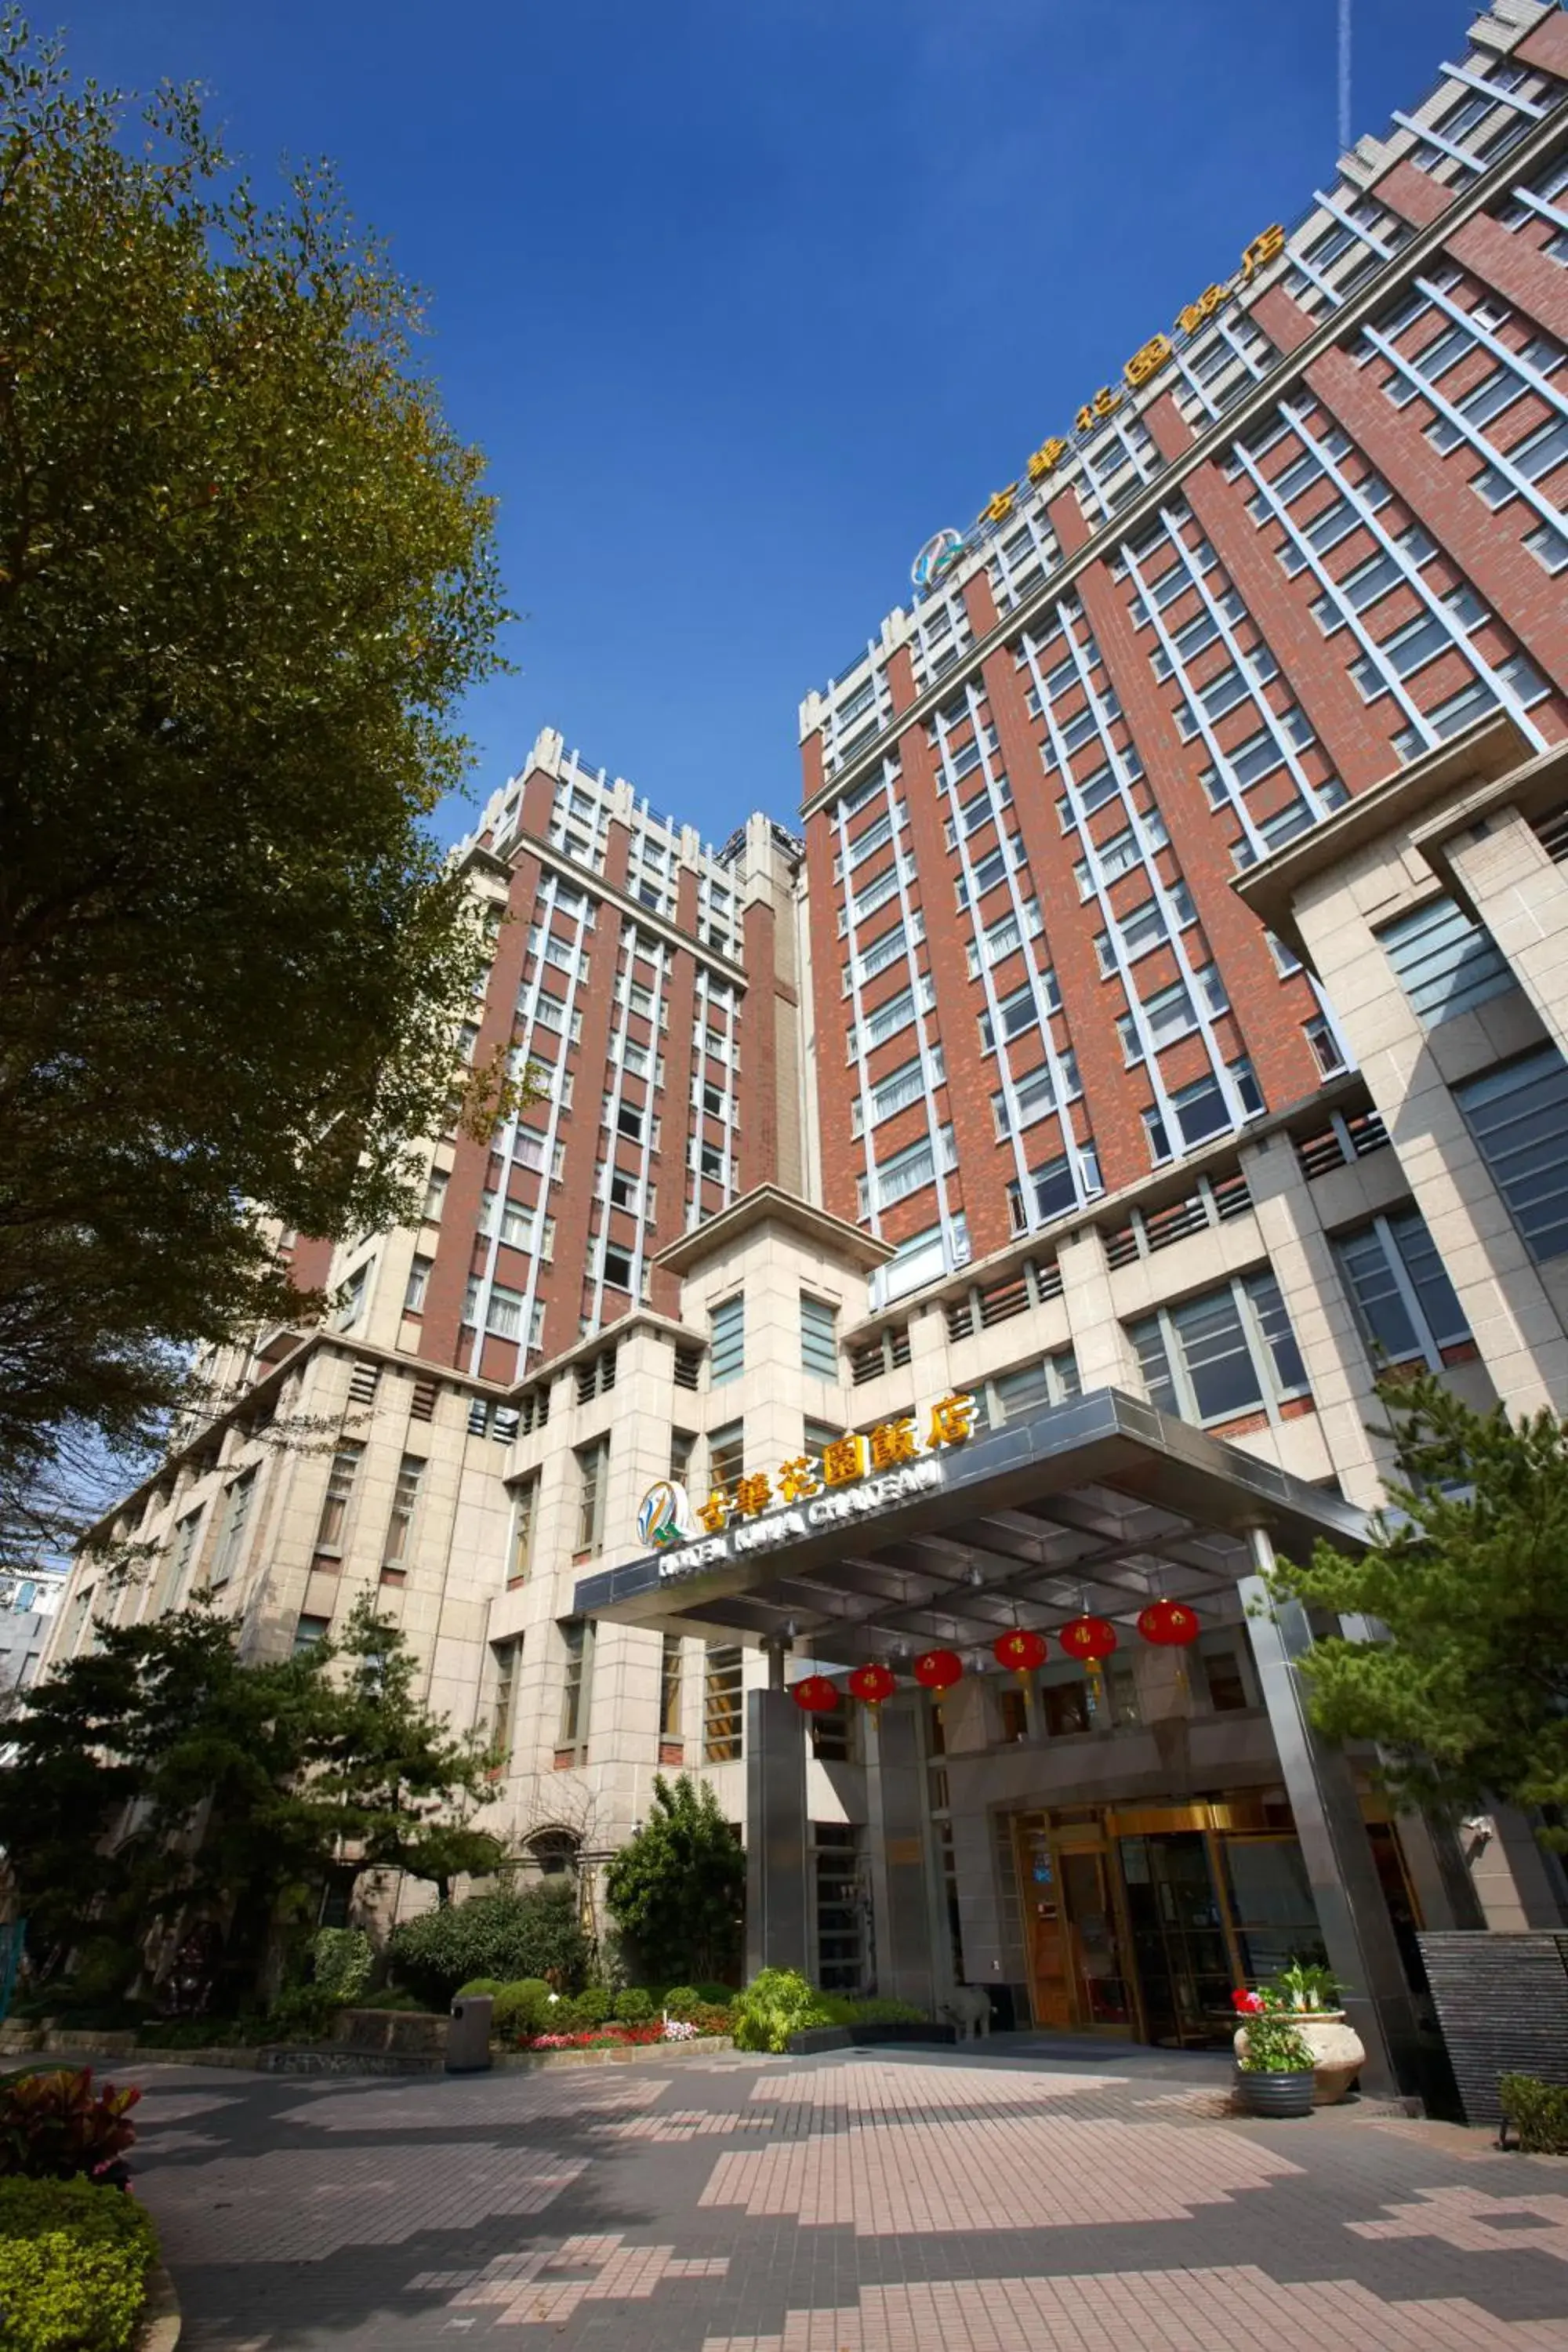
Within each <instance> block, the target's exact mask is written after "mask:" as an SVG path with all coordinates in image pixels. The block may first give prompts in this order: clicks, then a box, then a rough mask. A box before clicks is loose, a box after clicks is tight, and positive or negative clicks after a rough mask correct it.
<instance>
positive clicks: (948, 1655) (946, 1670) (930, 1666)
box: [915, 1650, 963, 1691]
mask: <svg viewBox="0 0 1568 2352" xmlns="http://www.w3.org/2000/svg"><path fill="white" fill-rule="evenodd" d="M962 1679H963V1659H962V1658H961V1657H960V1656H959V1654H958V1652H957V1651H956V1650H927V1651H926V1652H925V1653H924V1654H922V1655H921V1657H918V1658H917V1659H916V1660H915V1680H916V1682H917V1683H919V1685H920V1686H921V1690H933V1691H944V1690H951V1689H952V1685H953V1684H954V1683H956V1682H959V1681H962Z"/></svg>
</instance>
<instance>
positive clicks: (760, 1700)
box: [746, 1690, 811, 1979]
mask: <svg viewBox="0 0 1568 2352" xmlns="http://www.w3.org/2000/svg"><path fill="white" fill-rule="evenodd" d="M806 1862H807V1855H806V1819H805V1717H804V1716H803V1715H802V1714H801V1711H800V1709H799V1707H798V1706H796V1705H795V1701H794V1699H793V1698H791V1696H790V1695H789V1693H788V1691H786V1690H749V1691H748V1692H747V1693H746V1975H747V1978H748V1979H750V1978H752V1977H754V1976H755V1975H756V1973H757V1970H758V1969H800V1970H801V1972H802V1974H803V1975H804V1974H806V1973H808V1972H809V1961H810V1943H811V1935H810V1920H809V1915H808V1912H807V1907H806Z"/></svg>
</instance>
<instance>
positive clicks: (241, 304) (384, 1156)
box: [0, 15, 508, 1467]
mask: <svg viewBox="0 0 1568 2352" xmlns="http://www.w3.org/2000/svg"><path fill="white" fill-rule="evenodd" d="M122 112H123V110H122V109H121V106H120V105H119V104H118V103H117V102H116V100H114V99H113V98H112V97H111V96H110V95H107V94H105V93H103V92H101V91H100V90H99V89H96V88H95V87H94V86H93V85H92V84H90V83H87V84H82V85H80V86H79V87H77V88H74V89H73V88H72V87H71V85H70V83H69V81H68V77H67V75H66V73H65V71H64V68H63V66H62V64H61V61H60V58H59V55H58V50H57V49H56V48H55V47H53V46H52V45H47V44H45V43H42V42H35V41H34V40H33V39H32V38H31V37H30V35H29V34H28V32H27V29H26V26H24V25H22V24H21V23H20V21H19V20H18V19H17V18H16V16H12V15H7V16H6V17H5V21H4V24H3V26H0V187H3V189H4V194H5V201H4V205H0V306H3V316H4V320H5V326H4V332H3V334H0V351H3V357H0V549H3V550H4V554H3V556H0V873H3V874H4V876H5V888H4V890H3V891H0V1461H4V1462H7V1463H8V1464H9V1465H11V1466H12V1467H16V1465H19V1464H20V1465H23V1466H25V1465H26V1463H28V1462H35V1463H36V1462H37V1461H40V1460H43V1459H47V1455H48V1453H49V1451H50V1447H51V1443H52V1434H53V1433H54V1432H55V1431H57V1430H58V1428H59V1427H60V1426H61V1425H62V1424H69V1423H73V1422H76V1421H86V1422H89V1423H93V1424H96V1425H97V1426H98V1427H99V1428H100V1429H101V1430H103V1431H105V1432H106V1433H108V1434H110V1436H111V1437H116V1438H119V1437H124V1436H126V1435H127V1434H131V1433H138V1432H140V1431H141V1430H142V1429H143V1428H144V1425H145V1420H146V1416H147V1414H148V1413H149V1412H156V1411H157V1410H159V1409H161V1408H163V1407H164V1406H166V1404H167V1403H168V1402H169V1401H170V1399H171V1398H172V1397H174V1395H175V1394H177V1392H178V1390H179V1388H180V1385H181V1381H182V1377H183V1374H182V1350H183V1349H187V1348H188V1347H189V1346H190V1345H192V1344H193V1343H199V1342H205V1341H219V1340H223V1339H227V1338H231V1337H235V1336H238V1335H239V1334H241V1333H242V1332H244V1331H246V1330H248V1329H250V1328H254V1326H255V1325H256V1324H257V1323H258V1322H259V1321H261V1320H262V1319H264V1318H268V1317H272V1316H276V1315H279V1314H289V1313H292V1312H293V1311H295V1308H296V1306H297V1302H293V1301H291V1297H290V1294H289V1286H288V1280H287V1275H286V1273H285V1271H284V1270H283V1269H282V1268H281V1267H280V1265H279V1262H278V1260H277V1259H276V1257H275V1255H273V1253H272V1251H271V1250H270V1248H269V1246H268V1235H267V1233H266V1230H265V1228H264V1226H263V1224H262V1223H261V1220H260V1217H258V1214H257V1213H256V1211H257V1210H259V1211H260V1212H262V1213H263V1214H265V1215H271V1216H276V1217H277V1218H278V1219H279V1220H280V1221H281V1223H283V1224H284V1225H286V1226H292V1227H295V1228H297V1229H298V1230H300V1231H301V1232H304V1233H310V1234H342V1233H343V1232H346V1231H357V1232H373V1231H376V1230H379V1229H380V1228H381V1227H383V1226H384V1225H385V1224H387V1223H390V1222H395V1218H396V1215H397V1214H398V1213H399V1212H400V1211H405V1210H406V1206H407V1202H408V1200H409V1197H410V1178H411V1175H412V1168H411V1163H410V1156H409V1154H408V1151H407V1148H406V1139H407V1138H408V1137H410V1136H417V1135H421V1134H427V1133H430V1132H433V1131H437V1130H438V1129H439V1128H440V1127H441V1126H443V1125H444V1124H445V1123H446V1122H445V1117H444V1112H443V1105H444V1103H445V1101H446V1099H447V1097H448V1095H449V1093H450V1091H451V1089H452V1087H453V1085H454V1076H455V1067H456V1066H455V1062H454V1054H453V1043H452V1041H453V1037H454V1034H455V1033H456V1029H457V1025H458V1023H459V1022H460V1020H461V1019H462V1017H463V1016H464V1013H466V1011H467V1009H468V1002H469V994H468V992H469V989H470V986H471V983H472V980H473V977H474V974H475V971H476V970H477V968H478V961H479V948H478V927H477V925H476V924H475V923H474V921H473V920H472V919H471V917H470V916H469V915H468V912H467V910H466V904H465V897H464V886H463V884H462V882H461V880H460V878H459V877H457V876H456V875H454V874H451V873H449V872H448V871H447V868H446V866H445V862H444V860H443V857H442V854H441V851H440V848H439V845H438V844H437V841H436V839H435V838H434V837H433V835H432V834H431V832H430V830H429V827H428V825H427V822H426V820H427V819H428V817H429V815H430V813H431V811H432V810H433V809H434V807H435V806H436V804H437V801H438V800H439V799H440V797H441V796H442V795H443V793H446V792H447V790H448V789H449V788H450V787H451V786H452V785H453V784H454V783H455V782H457V781H458V778H459V776H460V774H461V772H462V771H463V769H464V767H465V766H466V764H467V759H468V750H467V746H466V744H465V743H464V740H463V739H462V737H461V736H460V735H459V734H458V732H457V730H456V726H455V719H456V715H457V712H458V707H459V705H460V703H461V701H462V698H463V697H464V696H465V695H466V694H467V693H468V691H469V689H470V688H472V687H473V685H474V684H475V683H476V681H478V680H479V679H481V678H482V677H485V676H486V675H487V674H488V673H489V672H490V671H492V670H493V669H494V668H495V667H497V663H496V656H495V653H494V650H493V648H494V640H495V636H496V632H497V629H498V626H499V625H500V623H501V622H502V621H503V620H504V619H505V618H506V617H508V616H507V615H506V614H505V610H504V606H503V604H502V603H501V600H500V593H499V588H498V582H497V575H496V567H495V554H494V544H493V528H494V518H493V511H492V505H491V501H490V500H489V499H488V498H486V497H485V496H484V495H483V494H482V492H481V489H480V487H479V483H480V476H481V471H482V466H481V460H480V458H479V456H478V454H477V453H476V452H475V451H474V450H472V449H470V448H468V447H466V446H463V445H462V444H461V443H460V442H459V441H458V439H457V438H456V436H454V435H453V433H452V431H451V429H450V427H449V426H448V425H447V423H446V421H445V420H444V418H443V416H442V414H441V411H440V406H439V402H438V399H437V392H436V387H435V383H434V382H433V380H432V378H431V377H430V376H429V375H428V374H427V373H424V372H423V371H422V370H421V369H420V368H419V367H418V366H417V365H416V362H415V359H414V352H413V345H414V338H415V337H416V334H417V333H418V331H419V327H420V319H419V311H418V306H417V302H416V298H415V297H414V295H413V294H412V293H411V291H410V289H407V288H406V287H405V286H404V285H403V284H402V283H401V282H400V280H399V279H398V278H397V277H396V276H395V273H394V272H393V271H392V269H391V268H390V267H389V265H388V262H387V259H386V257H385V255H384V252H383V251H382V250H381V249H380V248H379V247H377V246H376V245H375V244H374V241H372V240H370V239H368V238H367V237H366V236H364V235H363V233H362V232H360V231H358V230H357V229H356V228H355V226H354V225H353V222H352V221H351V219H350V218H349V216H348V215H347V214H346V211H345V209H344V206H343V204H342V199H341V197H340V195H339V194H338V191H337V189H336V187H335V185H334V184H333V182H332V180H331V175H330V173H328V172H327V171H326V169H325V167H320V168H317V169H315V170H312V171H311V172H310V173H303V174H300V176H298V177H297V178H295V179H294V180H293V181H292V183H291V184H289V187H288V189H287V191H286V193H285V194H284V196H283V198H282V201H281V202H280V203H279V205H277V206H276V207H274V208H268V206H267V205H265V204H264V203H262V202H261V201H259V200H258V197H257V196H256V195H255V194H254V193H253V192H252V190H251V189H250V188H249V187H248V186H247V184H244V183H243V182H238V181H237V180H236V179H235V178H234V176H233V173H232V172H231V170H230V167H229V165H228V161H227V159H226V157H225V156H224V155H223V153H222V152H221V151H220V149H219V148H218V146H217V145H216V142H215V141H214V139H213V138H212V136H211V134H210V133H209V132H208V131H206V129H205V127H204V125H203V123H202V121H201V119H200V114H199V110H198V106H197V102H196V100H195V96H194V95H193V94H192V93H190V92H188V91H166V92H163V93H162V94H160V96H159V97H158V98H157V100H155V101H154V102H153V105H152V106H151V107H150V108H149V109H148V110H147V117H146V121H145V126H144V127H142V126H137V128H136V129H134V130H132V132H131V135H126V132H125V126H124V124H123V122H122V120H121V117H122ZM258 1006H265V1008H266V1017H265V1019H258V1017H257V1013H258ZM485 1077H486V1080H487V1081H488V1087H489V1103H490V1107H491V1108H493V1104H494V1098H495V1097H496V1095H497V1093H498V1090H499V1080H498V1078H497V1074H496V1073H494V1072H490V1073H488V1074H485ZM484 1090H485V1089H484V1086H483V1085H481V1087H479V1088H477V1089H476V1092H475V1112H476V1116H480V1115H482V1112H483V1109H484V1104H483V1103H481V1101H480V1100H479V1097H480V1095H481V1094H483V1093H484Z"/></svg>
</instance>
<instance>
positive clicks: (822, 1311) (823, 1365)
mask: <svg viewBox="0 0 1568 2352" xmlns="http://www.w3.org/2000/svg"><path fill="white" fill-rule="evenodd" d="M800 1360H801V1368H802V1370H805V1371H808V1372H815V1373H816V1377H817V1378H818V1380H824V1381H836V1380H837V1378H838V1310H837V1307H830V1306H829V1305H828V1303H827V1301H826V1298H813V1297H812V1296H811V1295H810V1293H809V1291H805V1290H803V1291H802V1292H801V1294H800Z"/></svg>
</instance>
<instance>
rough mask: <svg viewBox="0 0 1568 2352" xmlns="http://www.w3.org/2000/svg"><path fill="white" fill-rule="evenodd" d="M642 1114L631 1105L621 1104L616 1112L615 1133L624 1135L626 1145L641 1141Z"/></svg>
mask: <svg viewBox="0 0 1568 2352" xmlns="http://www.w3.org/2000/svg"><path fill="white" fill-rule="evenodd" d="M642 1130H643V1114H642V1112H641V1111H640V1110H638V1109H637V1108H636V1107H635V1106H634V1105H633V1104H631V1103H622V1104H621V1105H620V1106H619V1107H618V1108H617V1109H616V1134H617V1135H624V1136H625V1137H626V1141H627V1142H628V1143H640V1142H641V1141H642Z"/></svg>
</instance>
